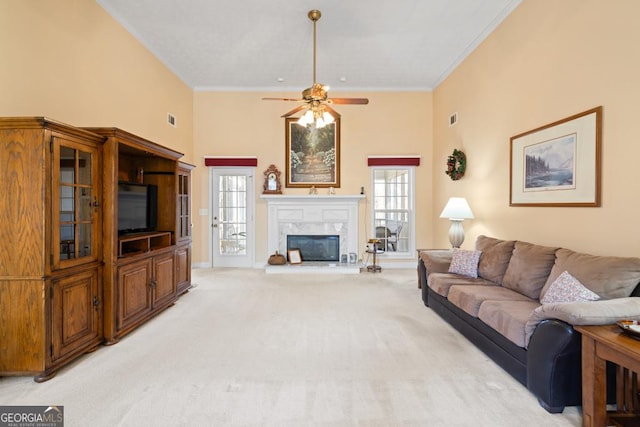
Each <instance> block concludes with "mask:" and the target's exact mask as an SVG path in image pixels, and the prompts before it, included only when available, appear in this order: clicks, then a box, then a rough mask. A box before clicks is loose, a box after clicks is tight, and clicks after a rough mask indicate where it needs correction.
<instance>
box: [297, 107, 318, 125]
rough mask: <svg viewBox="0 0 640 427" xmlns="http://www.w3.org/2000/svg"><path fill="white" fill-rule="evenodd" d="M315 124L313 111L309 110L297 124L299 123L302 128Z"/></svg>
mask: <svg viewBox="0 0 640 427" xmlns="http://www.w3.org/2000/svg"><path fill="white" fill-rule="evenodd" d="M313 122H314V117H313V111H311V110H310V109H309V110H307V111H306V112H305V113H304V114H303V115H302V116H300V118H299V119H298V121H297V122H296V123H298V124H299V125H300V126H305V127H306V126H308V125H310V124H311V123H313Z"/></svg>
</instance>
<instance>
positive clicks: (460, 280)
mask: <svg viewBox="0 0 640 427" xmlns="http://www.w3.org/2000/svg"><path fill="white" fill-rule="evenodd" d="M427 285H428V286H429V287H430V288H431V289H432V290H433V291H434V292H435V293H437V294H439V295H442V296H443V297H446V296H447V295H449V289H450V288H451V287H452V286H454V285H474V286H497V285H496V284H495V283H493V282H490V281H488V280H485V279H481V278H475V279H474V278H472V277H465V276H460V275H458V274H454V273H433V274H430V275H429V281H428V282H427Z"/></svg>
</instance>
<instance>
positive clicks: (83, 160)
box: [78, 151, 92, 186]
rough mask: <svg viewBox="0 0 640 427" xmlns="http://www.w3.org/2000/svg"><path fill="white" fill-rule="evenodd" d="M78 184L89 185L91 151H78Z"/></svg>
mask: <svg viewBox="0 0 640 427" xmlns="http://www.w3.org/2000/svg"><path fill="white" fill-rule="evenodd" d="M78 157H79V160H78V184H80V185H88V186H90V185H91V177H92V173H91V153H87V152H83V151H79V152H78Z"/></svg>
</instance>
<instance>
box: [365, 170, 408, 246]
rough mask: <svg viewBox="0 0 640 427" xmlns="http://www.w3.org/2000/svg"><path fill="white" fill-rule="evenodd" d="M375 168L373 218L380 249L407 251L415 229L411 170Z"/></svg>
mask: <svg viewBox="0 0 640 427" xmlns="http://www.w3.org/2000/svg"><path fill="white" fill-rule="evenodd" d="M373 172H374V173H373V177H374V183H373V192H374V194H373V219H374V226H375V236H376V238H377V239H379V240H380V241H381V244H380V249H382V250H384V251H387V252H390V253H393V252H407V251H409V236H410V235H411V233H412V232H413V231H412V228H413V227H412V224H411V206H412V205H413V203H412V200H411V198H412V197H413V196H412V189H411V179H410V171H409V169H393V168H381V169H376V170H374V171H373Z"/></svg>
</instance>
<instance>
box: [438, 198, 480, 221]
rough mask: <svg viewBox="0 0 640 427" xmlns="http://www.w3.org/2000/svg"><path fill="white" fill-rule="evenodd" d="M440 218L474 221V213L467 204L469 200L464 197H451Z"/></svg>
mask: <svg viewBox="0 0 640 427" xmlns="http://www.w3.org/2000/svg"><path fill="white" fill-rule="evenodd" d="M440 218H449V219H458V220H463V219H472V218H473V212H471V208H470V207H469V203H467V199H465V198H464V197H451V198H450V199H449V201H448V202H447V205H446V206H445V207H444V209H443V210H442V213H441V214H440Z"/></svg>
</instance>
